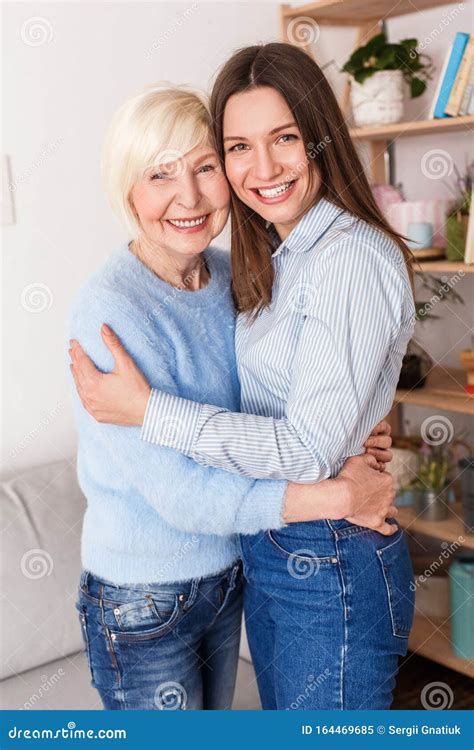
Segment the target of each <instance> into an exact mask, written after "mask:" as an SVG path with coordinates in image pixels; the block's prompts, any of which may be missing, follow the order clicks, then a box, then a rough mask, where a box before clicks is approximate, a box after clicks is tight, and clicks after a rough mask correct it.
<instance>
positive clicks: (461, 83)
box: [444, 34, 474, 117]
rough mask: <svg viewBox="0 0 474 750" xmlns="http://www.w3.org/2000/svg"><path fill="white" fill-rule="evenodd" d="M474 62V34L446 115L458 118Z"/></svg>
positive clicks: (459, 71) (455, 81) (463, 57)
mask: <svg viewBox="0 0 474 750" xmlns="http://www.w3.org/2000/svg"><path fill="white" fill-rule="evenodd" d="M473 60H474V34H471V35H470V37H469V41H468V43H467V44H466V48H465V50H464V54H463V56H462V59H461V64H460V65H459V69H458V72H457V75H456V78H455V80H454V83H453V87H452V89H451V93H450V95H449V99H448V103H447V105H446V107H445V108H444V113H445V115H450V116H451V117H456V115H458V114H459V110H460V108H461V102H462V100H463V96H464V91H465V90H466V86H467V84H468V81H469V75H470V69H471V67H472V63H473Z"/></svg>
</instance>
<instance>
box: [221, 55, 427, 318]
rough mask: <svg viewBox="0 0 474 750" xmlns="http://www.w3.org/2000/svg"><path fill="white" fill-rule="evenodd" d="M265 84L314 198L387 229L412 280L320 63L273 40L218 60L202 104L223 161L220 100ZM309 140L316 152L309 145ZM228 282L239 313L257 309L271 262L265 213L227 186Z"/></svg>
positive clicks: (267, 296)
mask: <svg viewBox="0 0 474 750" xmlns="http://www.w3.org/2000/svg"><path fill="white" fill-rule="evenodd" d="M261 86H268V87H271V88H273V89H275V90H276V91H278V92H279V93H280V94H281V95H282V96H283V98H284V99H285V100H286V103H287V104H288V107H289V108H290V110H291V111H292V113H293V115H294V117H295V121H296V123H297V125H298V127H299V130H300V132H301V135H302V138H303V142H304V143H305V145H306V152H307V155H308V162H309V163H310V165H312V169H311V168H310V179H311V174H312V173H313V174H314V170H317V172H318V174H319V177H320V180H321V187H320V189H319V191H318V194H317V196H316V197H315V200H314V202H313V205H315V204H316V203H317V202H318V200H319V199H320V198H322V197H325V198H327V200H329V201H331V202H332V203H334V204H335V205H336V206H339V207H340V208H343V209H345V210H347V211H349V212H350V213H351V214H354V215H355V216H357V217H359V218H360V219H362V220H363V221H366V222H367V223H368V224H371V225H372V226H373V227H376V228H377V229H379V230H381V231H382V232H384V233H385V234H387V235H389V236H390V237H391V238H392V239H393V240H394V242H396V244H397V245H398V246H399V248H400V250H401V251H402V253H403V256H404V258H405V262H406V265H407V268H408V273H409V277H410V282H411V283H412V286H413V269H412V264H413V255H412V253H411V251H410V250H409V249H408V247H407V245H406V244H405V242H404V239H403V235H400V234H398V233H397V232H395V231H394V230H393V229H392V227H391V226H390V225H389V224H388V222H387V221H386V219H385V218H384V217H383V215H382V213H381V212H380V210H379V208H378V206H377V203H376V202H375V199H374V196H373V193H372V191H371V189H370V186H369V183H368V180H367V177H366V176H365V174H364V170H363V167H362V164H361V162H360V159H359V157H358V155H357V152H356V150H355V148H354V145H353V143H352V140H351V137H350V135H349V131H348V129H347V126H346V124H345V122H344V117H343V115H342V112H341V110H340V108H339V105H338V103H337V100H336V97H335V96H334V93H333V91H332V89H331V87H330V85H329V83H328V82H327V80H326V78H325V76H324V74H323V72H322V70H321V68H320V67H319V66H318V65H317V64H316V62H315V61H314V60H313V59H312V58H310V57H309V55H307V54H306V53H305V52H303V51H302V50H301V49H299V48H297V47H294V46H292V45H291V44H284V43H278V42H273V43H271V44H263V45H255V46H252V47H244V48H243V49H240V50H238V51H237V52H236V53H235V54H234V55H233V56H232V57H231V58H230V59H229V60H228V61H227V62H226V63H225V65H224V66H223V68H222V69H221V71H220V72H219V74H218V76H217V78H216V81H215V83H214V86H213V90H212V94H211V100H210V108H211V117H212V121H213V127H214V135H215V139H216V148H217V151H218V153H219V156H220V159H221V162H222V164H224V143H223V138H224V134H223V121H224V109H225V106H226V103H227V101H228V99H229V98H230V97H231V96H232V95H233V94H237V93H240V92H242V91H248V90H250V89H253V88H257V87H261ZM315 146H316V154H315V152H314V148H315ZM231 223H232V240H231V251H232V289H233V294H234V300H235V304H236V308H237V310H238V311H239V312H249V313H253V314H254V315H257V314H258V313H259V312H260V310H262V309H263V307H265V306H266V305H268V304H269V303H270V302H271V299H272V285H273V266H272V263H271V257H270V251H269V237H268V232H267V229H266V223H265V220H264V219H263V218H262V217H261V216H259V215H258V214H256V213H255V211H253V210H252V209H250V208H249V207H248V206H246V205H245V203H243V202H242V201H241V200H240V199H239V198H238V197H237V196H236V195H235V193H234V192H233V191H231Z"/></svg>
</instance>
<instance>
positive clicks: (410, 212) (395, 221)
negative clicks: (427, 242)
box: [385, 198, 454, 247]
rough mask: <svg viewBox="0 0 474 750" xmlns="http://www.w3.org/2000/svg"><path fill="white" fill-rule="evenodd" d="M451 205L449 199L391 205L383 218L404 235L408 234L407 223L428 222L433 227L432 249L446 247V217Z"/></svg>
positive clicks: (451, 201)
mask: <svg viewBox="0 0 474 750" xmlns="http://www.w3.org/2000/svg"><path fill="white" fill-rule="evenodd" d="M453 203H454V201H453V200H452V199H449V198H448V199H446V198H439V199H437V200H432V201H403V202H401V203H392V205H390V206H388V207H387V211H386V214H385V216H386V218H387V219H388V221H389V222H390V224H391V225H392V227H393V228H394V229H395V230H396V231H397V232H400V233H401V234H404V235H407V233H408V224H409V223H411V222H417V221H424V222H429V223H430V224H432V226H433V247H446V244H447V238H446V217H447V213H448V211H449V209H450V208H451V207H452V206H453Z"/></svg>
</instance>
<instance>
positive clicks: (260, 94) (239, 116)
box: [223, 86, 294, 138]
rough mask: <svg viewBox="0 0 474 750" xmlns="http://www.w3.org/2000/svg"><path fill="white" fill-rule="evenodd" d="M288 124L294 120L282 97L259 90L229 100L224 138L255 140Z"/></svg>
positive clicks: (225, 116)
mask: <svg viewBox="0 0 474 750" xmlns="http://www.w3.org/2000/svg"><path fill="white" fill-rule="evenodd" d="M292 121H294V116H293V114H292V112H291V110H290V108H289V106H288V104H287V103H286V101H285V99H284V97H283V96H282V94H280V92H279V91H276V89H273V88H270V87H268V86H262V87H260V88H254V89H250V90H249V91H242V92H240V93H239V94H233V95H232V96H231V97H229V99H228V101H227V104H226V106H225V110H224V122H223V127H224V138H228V137H230V136H239V137H240V136H245V137H246V138H252V137H257V136H260V135H265V134H267V133H269V132H270V130H273V129H274V128H277V127H279V126H280V125H284V124H285V123H289V122H292Z"/></svg>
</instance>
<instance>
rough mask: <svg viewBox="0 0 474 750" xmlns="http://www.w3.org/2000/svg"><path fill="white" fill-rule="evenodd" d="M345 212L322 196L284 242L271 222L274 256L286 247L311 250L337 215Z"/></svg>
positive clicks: (270, 235)
mask: <svg viewBox="0 0 474 750" xmlns="http://www.w3.org/2000/svg"><path fill="white" fill-rule="evenodd" d="M343 213H345V211H344V209H343V208H339V206H336V205H335V204H334V203H331V201H328V200H327V199H326V198H320V199H319V201H318V202H317V203H316V205H315V206H313V207H312V208H310V209H309V211H307V212H306V213H305V215H304V216H303V218H302V219H300V221H299V222H298V224H297V225H296V226H295V227H293V229H292V230H291V232H290V234H289V235H288V237H287V238H286V240H284V241H283V242H282V241H281V240H280V238H279V236H278V233H277V231H276V229H275V227H274V226H273V224H270V226H269V227H268V234H269V237H270V242H271V245H272V247H273V248H274V252H273V254H272V257H273V258H274V257H275V256H277V255H280V253H282V252H283V250H284V249H285V248H286V249H287V250H289V251H290V252H292V253H301V252H305V251H306V250H310V249H311V248H312V247H314V245H315V244H316V242H318V241H319V240H320V239H321V237H322V236H323V234H325V232H326V231H327V230H328V229H329V227H330V226H331V225H332V224H333V223H334V222H335V221H336V219H337V217H338V216H340V215H341V214H343Z"/></svg>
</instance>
